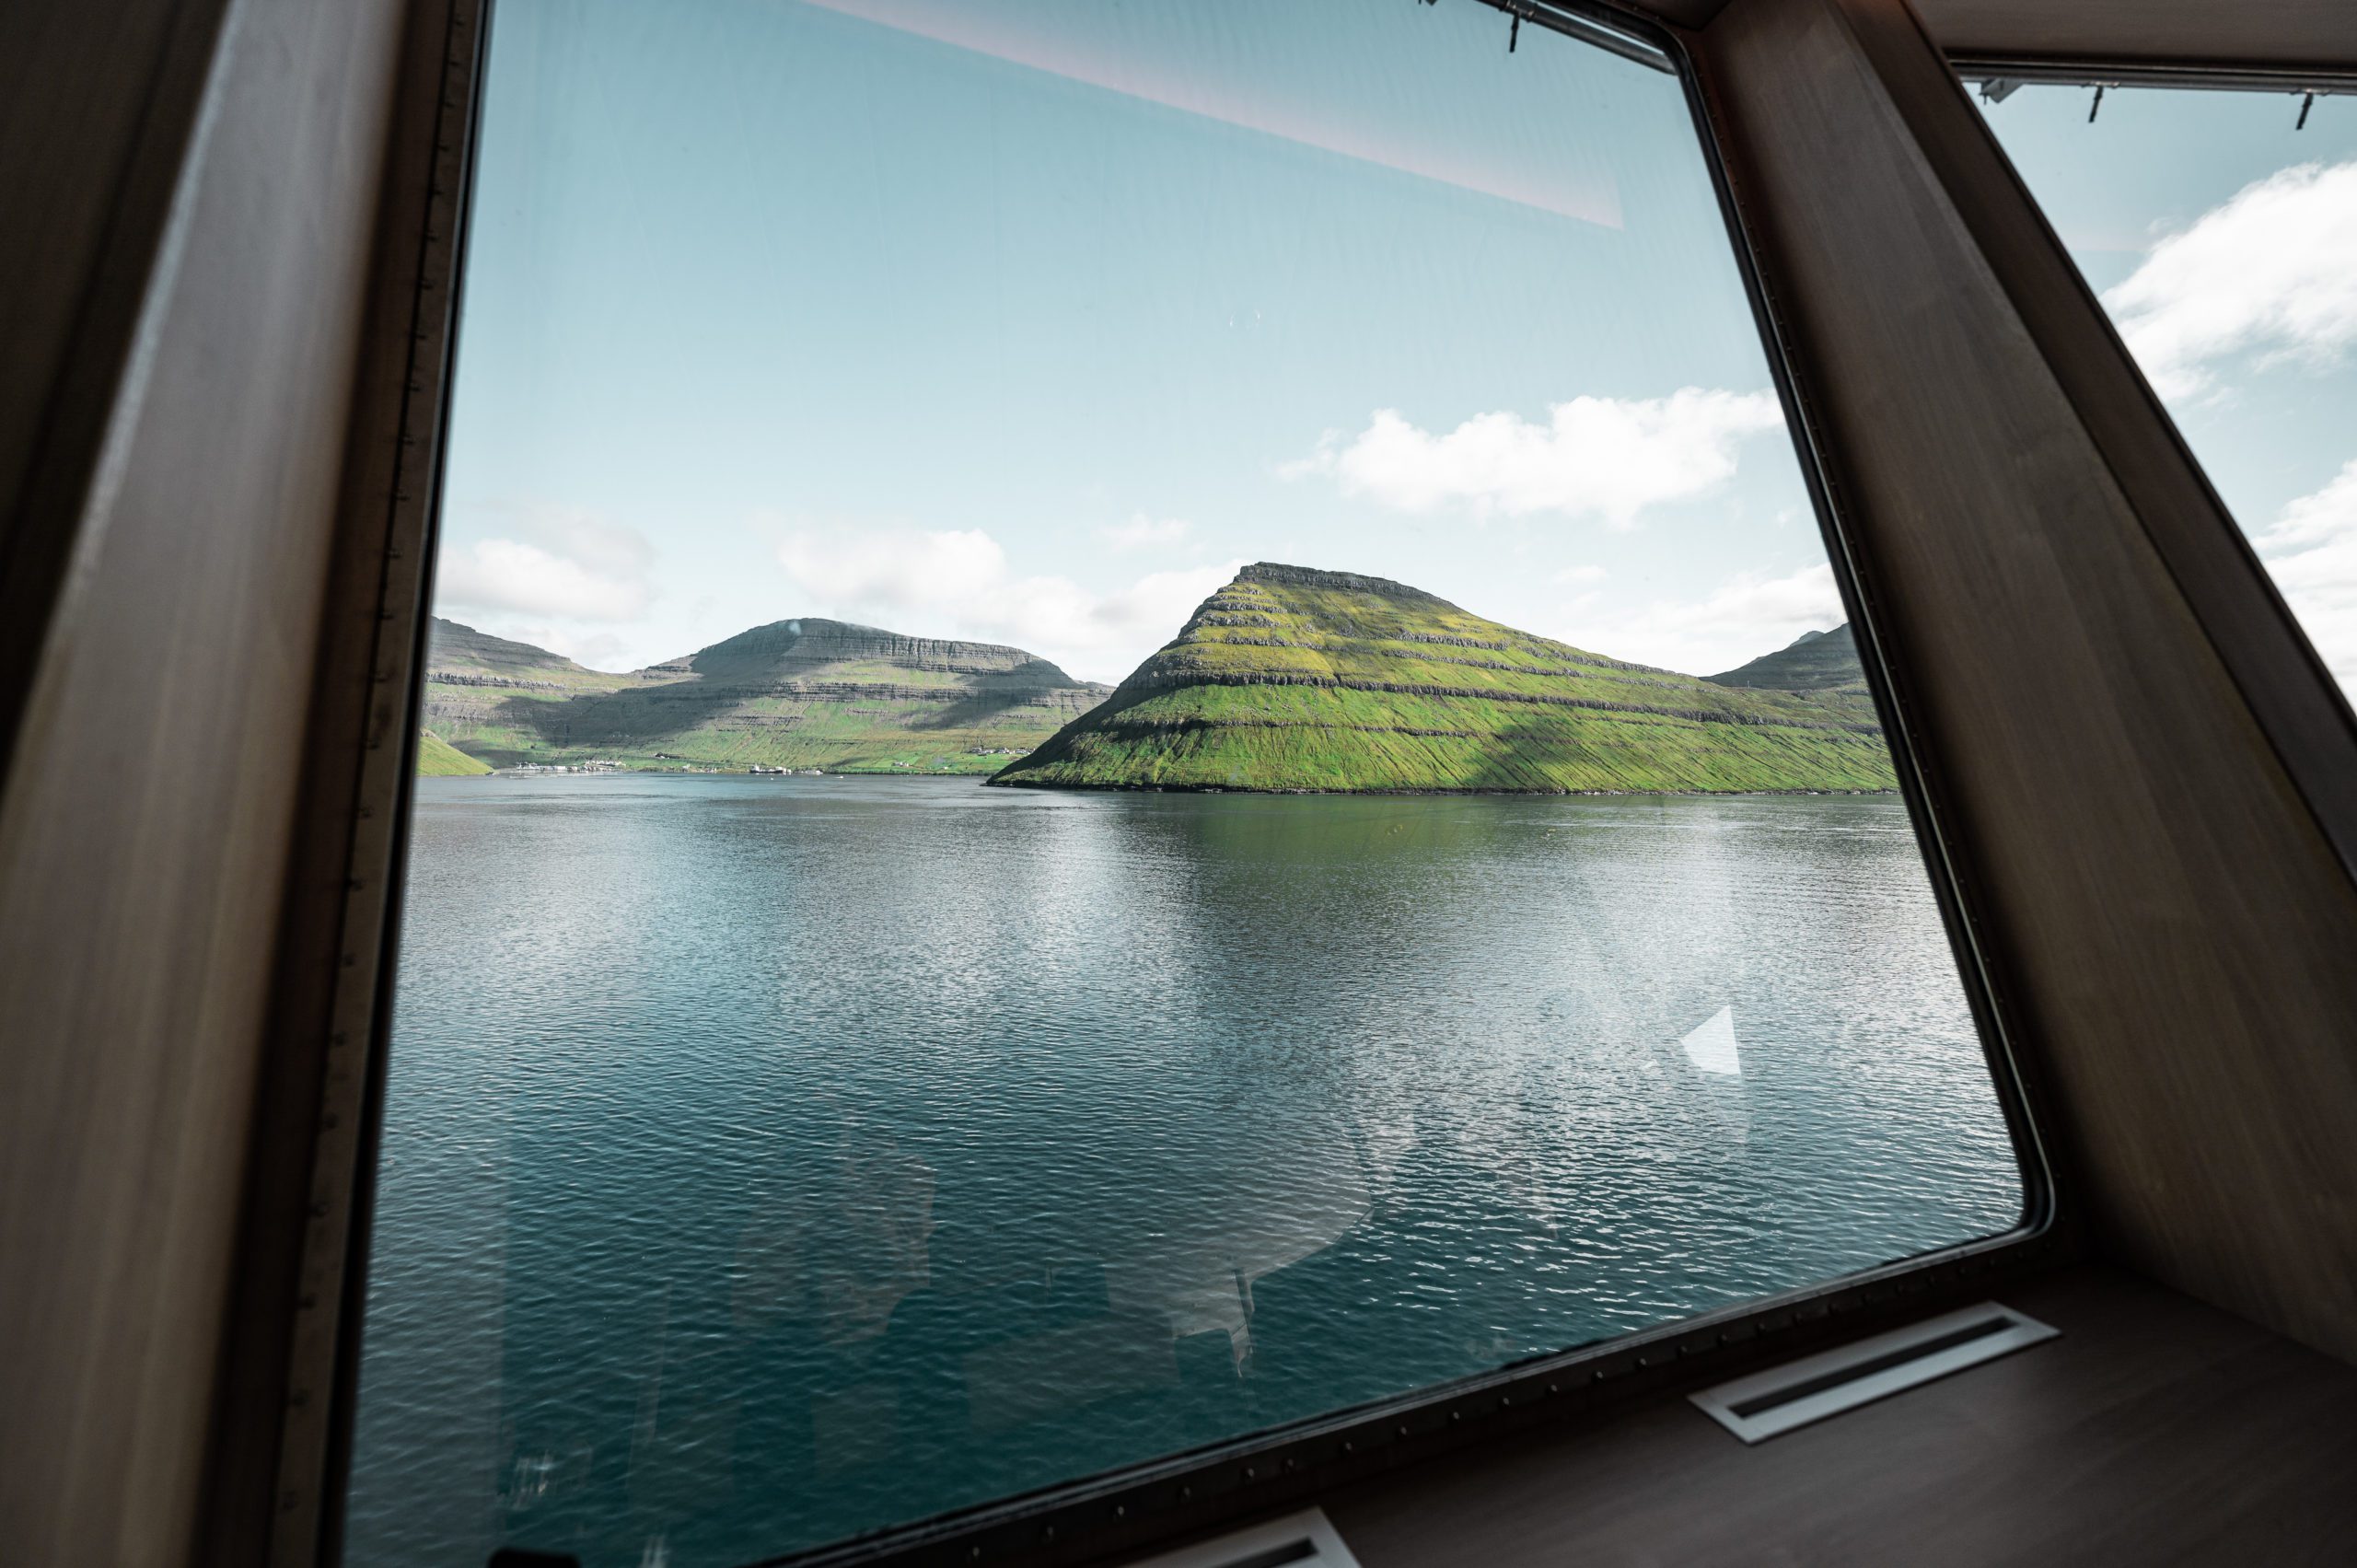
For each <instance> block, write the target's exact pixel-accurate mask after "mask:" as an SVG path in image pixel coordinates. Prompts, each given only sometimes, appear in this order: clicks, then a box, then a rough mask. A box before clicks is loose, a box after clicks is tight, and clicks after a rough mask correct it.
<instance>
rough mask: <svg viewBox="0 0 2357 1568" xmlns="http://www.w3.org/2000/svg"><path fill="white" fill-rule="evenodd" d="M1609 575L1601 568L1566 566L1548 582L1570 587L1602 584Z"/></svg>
mask: <svg viewBox="0 0 2357 1568" xmlns="http://www.w3.org/2000/svg"><path fill="white" fill-rule="evenodd" d="M1608 575H1610V574H1609V573H1608V572H1606V571H1605V569H1604V568H1603V567H1601V566H1566V567H1564V568H1563V569H1562V571H1560V572H1558V573H1556V574H1555V575H1554V576H1552V577H1550V578H1549V579H1548V580H1549V581H1550V582H1556V583H1562V584H1563V585H1564V586H1565V587H1570V586H1572V585H1573V584H1577V583H1600V582H1602V581H1604V579H1605V578H1606V577H1607V576H1608Z"/></svg>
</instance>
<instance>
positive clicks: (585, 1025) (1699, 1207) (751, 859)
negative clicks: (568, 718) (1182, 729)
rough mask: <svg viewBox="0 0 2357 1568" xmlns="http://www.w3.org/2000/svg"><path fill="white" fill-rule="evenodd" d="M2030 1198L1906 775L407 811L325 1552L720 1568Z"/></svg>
mask: <svg viewBox="0 0 2357 1568" xmlns="http://www.w3.org/2000/svg"><path fill="white" fill-rule="evenodd" d="M1723 1010H1724V1014H1725V1016H1724V1018H1722V1017H1721V1014H1722V1012H1723ZM1730 1030H1731V1033H1732V1050H1730V1046H1729V1040H1728V1039H1727V1035H1728V1033H1729V1031H1730ZM1689 1039H1690V1041H1691V1043H1690V1044H1689ZM1730 1065H1732V1066H1734V1067H1735V1069H1736V1070H1735V1071H1733V1072H1729V1071H1726V1070H1725V1069H1726V1068H1727V1067H1729V1066H1730ZM2020 1203H2021V1190H2020V1184H2019V1179H2018V1177H2017V1174H2016V1170H2015V1166H2014V1157H2013V1155H2012V1152H2011V1147H2010V1144H2009V1141H2008V1139H2007V1136H2006V1133H2005V1131H2004V1127H2003V1121H2002V1119H2001V1116H2000V1113H1999V1110H1998V1107H1997V1104H1996V1100H1995V1097H1994V1094H1993V1092H1992V1090H1991V1085H1990V1080H1989V1074H1988V1070H1987V1068H1986V1066H1985V1065H1984V1063H1983V1060H1982V1056H1981V1051H1980V1045H1979V1042H1978V1040H1977V1037H1976V1034H1975V1031H1974V1028H1973V1026H1972V1024H1971V1020H1970V1018H1969V1016H1968V1011H1967V1008H1966V1005H1965V1001H1964V997H1963V994H1962V992H1961V990H1960V988H1959V986H1958V983H1957V980H1956V970H1955V966H1954V962H1953V960H1952V958H1951V957H1950V954H1949V950H1948V946H1947V942H1946V938H1945V935H1944V933H1943V931H1942V929H1941V925H1940V922H1939V919H1938V916H1937V914H1936V912H1935V910H1934V907H1933V900H1932V897H1931V893H1930V890H1929V888H1928V886H1927V884H1926V881H1925V877H1924V873H1923V870H1922V863H1921V860H1920V857H1919V854H1918V851H1917V848H1916V844H1915V841H1914V837H1913V833H1912V830H1911V829H1910V824H1909V821H1908V819H1907V815H1906V812H1905V809H1904V807H1902V806H1901V805H1900V804H1899V803H1898V801H1897V800H1896V799H1893V798H1890V797H1844V796H1719V797H1697V796H1622V797H1570V798H1563V797H1517V796H1463V797H1446V796H1425V797H1387V796H1385V797H1355V796H1190V795H1151V794H1148V795H1136V794H1125V795H1104V794H1058V793H1046V792H1033V791H1015V790H996V789H986V788H982V787H980V786H978V785H977V784H974V783H972V782H971V781H947V780H940V781H935V780H922V779H878V780H867V781H862V780H853V779H843V778H823V779H822V778H795V779H790V780H783V781H778V780H767V779H759V780H757V779H747V778H741V777H740V778H719V777H674V778H662V777H654V776H648V775H610V776H587V777H567V778H540V779H520V778H509V777H492V778H451V779H426V780H422V781H420V783H419V786H418V805H417V810H416V815H415V821H414V829H413V836H412V849H411V866H410V875H409V883H408V893H407V904H406V914H405V918H404V936H403V947H402V950H401V981H400V989H399V997H398V1007H397V1020H396V1027H395V1038H394V1047H393V1056H392V1064H391V1077H390V1084H389V1096H388V1102H387V1109H386V1116H385V1131H384V1144H383V1161H382V1167H381V1173H380V1177H379V1184H378V1190H377V1219H376V1228H375V1237H374V1243H373V1248H374V1250H373V1255H372V1266H371V1276H370V1284H369V1295H368V1307H367V1319H366V1339H365V1344H364V1356H363V1372H362V1389H361V1403H360V1410H359V1418H358V1428H357V1436H356V1450H355V1455H354V1477H353V1482H352V1492H351V1499H350V1515H349V1525H348V1533H347V1539H348V1542H349V1545H348V1551H347V1560H348V1561H349V1562H353V1563H355V1564H366V1565H383V1568H410V1565H412V1564H417V1565H424V1564H429V1563H430V1564H436V1565H441V1564H454V1563H479V1562H482V1561H483V1560H484V1559H485V1557H487V1556H488V1554H489V1553H490V1551H492V1549H493V1547H494V1546H496V1545H498V1544H502V1543H509V1544H515V1545H520V1546H528V1547H533V1548H538V1549H540V1550H543V1551H570V1552H576V1553H578V1554H580V1556H581V1558H582V1560H583V1561H584V1562H586V1563H589V1564H593V1565H600V1568H602V1565H608V1564H615V1565H622V1568H636V1565H641V1564H647V1563H656V1562H665V1563H669V1564H672V1565H674V1568H691V1565H696V1564H726V1563H734V1562H747V1561H749V1560H752V1559H756V1558H760V1557H763V1556H768V1555H773V1554H776V1553H780V1552H784V1551H790V1550H793V1549H795V1548H798V1547H804V1546H808V1545H812V1544H816V1543H818V1542H821V1541H825V1540H830V1539H838V1538H841V1537H843V1536H847V1535H850V1534H853V1533H854V1532H858V1531H862V1530H866V1529H872V1528H876V1527H881V1526H885V1525H889V1524H894V1523H899V1522H902V1521H906V1520H910V1519H913V1518H916V1517H920V1516H925V1515H930V1514H934V1513H937V1512H940V1511H943V1510H946V1509H951V1508H956V1507H958V1506H961V1505H965V1504H973V1503H977V1502H981V1501H985V1500H988V1499H991V1498H994V1497H999V1496H1003V1495H1005V1494H1008V1493H1015V1492H1019V1491H1023V1490H1027V1489H1029V1488H1034V1487H1038V1486H1041V1485H1045V1484H1049V1483H1052V1482H1055V1481H1063V1480H1067V1479H1071V1478H1074V1477H1077V1476H1080V1475H1084V1474H1088V1473H1091V1472H1095V1471H1098V1470H1102V1469H1107V1468H1109V1467H1112V1466H1116V1465H1120V1464H1122V1463H1126V1462H1130V1461H1133V1460H1138V1459H1143V1458H1151V1457H1155V1456H1157V1455H1162V1454H1167V1453H1170V1452H1174V1451H1177V1450H1180V1449H1184V1448H1188V1447H1191V1446H1199V1445H1202V1444H1204V1443H1207V1442H1212V1441H1214V1440H1217V1439H1220V1438H1223V1437H1226V1436H1232V1435H1236V1434H1242V1433H1246V1432H1249V1431H1254V1430H1258V1429H1260V1428H1264V1427H1267V1426H1271V1425H1273V1424H1276V1423H1283V1422H1288V1421H1292V1420H1295V1419H1298V1418H1301V1417H1305V1416H1308V1415H1312V1414H1315V1413H1318V1412H1321V1411H1330V1410H1334V1409H1337V1408H1339V1407H1344V1406H1349V1405H1353V1404H1356V1403H1360V1402H1364V1401H1366V1400H1375V1399H1379V1398H1382V1397H1384V1396H1387V1395H1391V1394H1395V1393H1399V1392H1400V1391H1402V1390H1406V1389H1411V1388H1416V1387H1418V1386H1420V1385H1424V1384H1429V1383H1432V1382H1434V1381H1436V1380H1439V1379H1445V1378H1449V1377H1454V1376H1461V1375H1464V1374H1467V1373H1470V1372H1475V1371H1480V1370H1483V1369H1486V1368H1490V1367H1494V1366H1497V1365H1502V1364H1504V1363H1507V1362H1511V1361H1514V1360H1516V1359H1519V1358H1522V1357H1527V1356H1530V1355H1534V1354H1537V1353H1543V1352H1548V1351H1553V1350H1558V1349H1562V1348H1564V1347H1567V1346H1572V1345H1576V1344H1579V1343H1582V1342H1587V1341H1592V1340H1595V1339H1597V1338H1599V1337H1603V1336H1608V1335H1611V1334H1615V1333H1618V1332H1621V1331H1624V1330H1631V1329H1635V1328H1640V1327H1643V1326H1646V1325H1650V1324H1656V1323H1660V1322H1663V1321H1666V1320H1668V1319H1672V1318H1678V1317H1681V1316H1684V1315H1687V1314H1690V1313H1693V1312H1697V1311H1701V1310H1705V1309H1708V1308H1711V1307H1718V1306H1722V1305H1724V1304H1727V1303H1732V1302H1738V1301H1741V1300H1744V1299H1745V1298H1747V1297H1752V1296H1757V1295H1761V1294H1763V1293H1767V1292H1771V1291H1775V1290H1779V1289H1782V1288H1785V1287H1788V1286H1793V1285H1797V1284H1801V1283H1808V1282H1812V1281H1817V1280H1821V1279H1825V1278H1828V1277H1830V1276H1833V1275H1837V1274H1840V1273H1843V1272H1850V1271H1852V1270H1856V1269H1859V1268H1862V1267H1865V1266H1869V1265H1872V1264H1875V1263H1879V1262H1882V1261H1885V1260H1891V1259H1895V1258H1899V1257H1903V1256H1906V1255H1909V1254H1911V1253H1916V1252H1920V1251H1923V1250H1926V1249H1933V1248H1936V1247H1940V1246H1943V1245H1946V1244H1950V1243H1955V1242H1959V1241H1963V1240H1966V1239H1968V1238H1971V1237H1980V1236H1985V1235H1989V1234H1992V1233H1995V1232H1998V1231H2002V1230H2003V1229H2005V1228H2007V1227H2008V1226H2010V1225H2013V1224H2014V1223H2015V1220H2016V1217H2017V1215H2018V1214H2019V1211H2020Z"/></svg>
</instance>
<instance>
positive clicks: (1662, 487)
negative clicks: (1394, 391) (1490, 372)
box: [1277, 387, 1784, 528]
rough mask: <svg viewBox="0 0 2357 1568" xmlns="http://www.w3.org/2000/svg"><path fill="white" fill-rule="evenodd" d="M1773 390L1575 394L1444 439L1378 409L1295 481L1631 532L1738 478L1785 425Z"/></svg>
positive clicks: (1418, 507) (1398, 500)
mask: <svg viewBox="0 0 2357 1568" xmlns="http://www.w3.org/2000/svg"><path fill="white" fill-rule="evenodd" d="M1783 417H1784V416H1783V412H1782V409H1780V408H1779V407H1778V406H1777V402H1776V398H1775V395H1774V394H1773V393H1771V392H1729V391H1724V390H1707V391H1706V390H1704V389H1701V388H1700V387H1684V388H1680V389H1678V391H1676V392H1673V393H1671V394H1670V395H1669V396H1668V397H1666V398H1640V399H1622V398H1573V400H1572V401H1569V402H1566V403H1557V404H1555V405H1554V406H1553V407H1552V408H1550V410H1548V418H1547V423H1546V424H1532V423H1530V422H1529V421H1527V420H1526V419H1524V418H1523V417H1522V416H1521V415H1520V414H1517V413H1513V412H1497V413H1480V414H1475V415H1474V416H1473V417H1472V418H1471V419H1469V420H1467V421H1466V422H1465V423H1464V424H1460V425H1458V426H1457V428H1456V429H1454V430H1452V431H1449V432H1447V433H1446V434H1445V435H1439V436H1435V435H1434V434H1432V433H1431V432H1429V431H1426V430H1422V429H1419V428H1418V427H1417V426H1415V425H1413V424H1409V423H1408V421H1407V420H1406V419H1405V418H1404V417H1402V416H1401V415H1400V413H1399V411H1398V410H1396V409H1378V410H1376V412H1375V415H1374V417H1373V419H1372V420H1371V421H1370V422H1369V424H1367V427H1366V428H1365V429H1364V430H1363V431H1361V432H1360V433H1359V434H1358V436H1355V437H1353V438H1351V439H1349V440H1345V439H1344V438H1343V436H1342V435H1341V433H1340V432H1339V431H1329V433H1328V434H1327V435H1326V436H1325V437H1324V438H1323V439H1322V440H1320V441H1319V442H1318V450H1317V451H1316V452H1314V453H1313V454H1311V455H1310V456H1309V457H1306V458H1303V459H1298V460H1296V461H1294V462H1289V463H1285V464H1283V466H1281V467H1280V468H1279V469H1278V470H1277V471H1278V472H1279V473H1280V474H1281V475H1283V477H1285V478H1287V479H1299V478H1303V477H1306V476H1308V475H1312V474H1329V475H1331V476H1332V477H1333V479H1334V482H1335V483H1336V484H1337V485H1338V486H1339V487H1340V488H1341V492H1342V494H1345V495H1363V496H1365V497H1367V498H1369V499H1370V500H1373V501H1376V502H1378V503H1380V504H1381V505H1386V506H1390V507H1393V508H1395V509H1397V510H1399V511H1403V512H1430V511H1434V510H1436V509H1438V508H1440V507H1443V506H1448V505H1463V506H1467V507H1469V508H1470V509H1471V510H1472V511H1473V513H1474V515H1476V516H1477V517H1478V516H1486V515H1487V514H1489V513H1492V512H1503V513H1504V514H1506V515H1507V516H1509V517H1523V516H1527V515H1529V514H1531V513H1536V512H1554V513H1560V514H1562V516H1564V517H1600V518H1602V519H1603V520H1604V521H1605V522H1607V523H1608V524H1610V525H1611V526H1613V527H1614V528H1628V527H1630V526H1631V525H1632V524H1633V523H1634V522H1635V521H1636V517H1637V514H1638V513H1640V512H1642V511H1643V510H1644V508H1646V507H1647V506H1652V505H1659V504H1661V503H1664V502H1671V501H1686V500H1691V499H1693V498H1695V497H1697V496H1701V495H1706V494H1710V493H1711V492H1713V491H1714V490H1716V489H1718V488H1719V487H1720V486H1721V485H1723V484H1724V483H1725V482H1727V481H1728V480H1730V479H1732V478H1733V477H1734V476H1735V471H1736V449H1737V448H1738V447H1740V446H1741V444H1742V442H1743V440H1744V438H1745V437H1746V436H1753V435H1757V434H1759V433H1760V432H1762V431H1767V430H1773V429H1776V428H1778V427H1779V426H1780V425H1782V424H1783Z"/></svg>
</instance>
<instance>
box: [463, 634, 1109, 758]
mask: <svg viewBox="0 0 2357 1568" xmlns="http://www.w3.org/2000/svg"><path fill="white" fill-rule="evenodd" d="M446 629H447V630H446ZM433 633H434V649H433V651H432V652H431V653H430V654H429V656H428V661H427V678H426V727H427V729H428V731H429V732H430V733H432V734H434V735H435V736H437V737H438V738H441V739H443V740H447V741H448V742H450V743H451V744H452V745H453V746H455V747H456V748H457V749H459V751H461V752H463V753H465V754H467V755H469V756H472V757H475V758H478V759H481V760H482V761H486V762H490V763H495V764H498V765H501V766H507V765H511V764H514V763H518V762H543V763H572V762H582V761H592V760H598V759H603V760H610V761H618V762H623V763H643V764H647V765H658V766H659V765H664V764H672V763H676V764H680V765H688V764H694V765H701V766H718V767H729V768H750V767H752V766H755V765H756V764H758V765H761V766H763V767H769V768H821V769H826V770H828V771H830V772H967V773H986V772H993V771H994V770H996V769H997V768H999V767H1000V766H1002V765H1003V764H1004V762H1005V761H1006V760H1007V758H1008V757H1010V756H1013V755H1016V754H1019V753H1021V752H1023V751H1027V750H1028V749H1030V748H1032V747H1033V746H1036V745H1037V744H1039V741H1041V740H1042V739H1044V738H1047V737H1048V736H1049V735H1050V734H1051V733H1052V732H1053V731H1054V730H1055V729H1056V728H1057V727H1058V726H1061V725H1062V724H1064V723H1065V722H1067V721H1068V720H1070V719H1072V718H1074V717H1075V716H1077V715H1078V714H1081V713H1082V712H1084V711H1085V710H1086V709H1088V708H1090V707H1093V706H1094V705H1096V703H1098V702H1099V701H1101V700H1102V699H1103V698H1104V697H1105V695H1106V693H1107V692H1108V691H1109V690H1110V689H1109V688H1108V687H1105V686H1102V685H1097V684H1094V683H1091V682H1087V681H1079V680H1074V679H1073V678H1072V677H1071V676H1069V675H1067V674H1065V673H1064V672H1063V670H1062V669H1061V668H1058V667H1057V666H1055V665H1053V664H1051V663H1050V662H1049V661H1048V660H1046V659H1043V658H1040V657H1039V656H1037V655H1036V654H1030V653H1026V652H1025V651H1024V650H1023V649H1021V648H1012V647H1005V646H1002V645H998V644H994V643H963V642H948V641H941V640H936V639H932V638H924V637H911V636H905V635H902V634H901V633H897V632H887V631H884V630H881V629H880V628H877V627H874V626H855V625H853V624H851V623H849V622H847V621H826V620H820V619H818V618H816V617H805V618H803V619H801V620H796V621H775V622H772V624H770V625H767V626H756V627H754V628H753V629H752V630H750V631H748V632H741V633H737V635H736V636H734V637H730V638H728V639H727V640H726V641H725V642H719V643H714V645H711V646H710V647H707V648H702V649H700V650H698V651H697V652H695V653H692V654H690V655H688V656H685V657H683V658H677V659H670V660H667V661H666V662H664V663H662V664H659V665H655V666H652V667H650V668H645V669H641V670H636V671H633V672H632V673H630V674H627V675H610V674H604V673H600V672H599V671H597V670H590V669H584V668H582V667H580V666H579V665H577V664H575V663H573V662H572V661H571V660H569V659H565V658H563V657H561V656H558V655H555V654H552V653H550V652H548V651H547V650H546V649H542V648H535V647H532V646H530V645H528V644H523V643H508V642H505V641H503V640H502V639H499V638H495V637H487V636H484V635H483V634H482V633H479V632H475V631H472V630H471V629H470V628H468V627H464V626H459V625H458V624H457V623H456V622H452V621H435V624H434V628H433Z"/></svg>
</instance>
